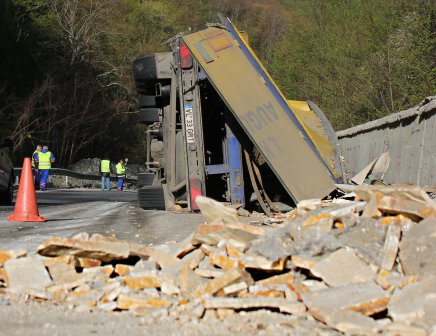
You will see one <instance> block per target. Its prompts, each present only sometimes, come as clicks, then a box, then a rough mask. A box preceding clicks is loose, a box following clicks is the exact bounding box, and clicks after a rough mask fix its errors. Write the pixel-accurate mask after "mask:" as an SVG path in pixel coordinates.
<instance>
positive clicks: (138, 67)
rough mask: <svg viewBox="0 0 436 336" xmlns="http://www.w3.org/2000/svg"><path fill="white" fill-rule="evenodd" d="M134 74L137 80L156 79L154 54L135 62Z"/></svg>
mask: <svg viewBox="0 0 436 336" xmlns="http://www.w3.org/2000/svg"><path fill="white" fill-rule="evenodd" d="M133 73H134V76H135V79H136V80H141V81H144V80H150V79H156V78H157V67H156V58H155V56H154V54H153V55H148V56H144V57H141V58H138V59H136V60H135V61H134V62H133Z"/></svg>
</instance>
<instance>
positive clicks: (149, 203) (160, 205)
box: [138, 185, 165, 210]
mask: <svg viewBox="0 0 436 336" xmlns="http://www.w3.org/2000/svg"><path fill="white" fill-rule="evenodd" d="M138 203H139V206H140V207H141V208H143V209H146V210H165V197H164V190H163V187H162V186H161V185H160V186H147V187H142V188H141V189H139V190H138Z"/></svg>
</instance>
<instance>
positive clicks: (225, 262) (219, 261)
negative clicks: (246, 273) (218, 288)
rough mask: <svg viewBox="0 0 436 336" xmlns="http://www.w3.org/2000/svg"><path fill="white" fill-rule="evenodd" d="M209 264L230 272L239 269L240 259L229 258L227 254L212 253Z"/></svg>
mask: <svg viewBox="0 0 436 336" xmlns="http://www.w3.org/2000/svg"><path fill="white" fill-rule="evenodd" d="M209 262H210V264H211V265H214V266H218V267H219V268H221V269H223V270H230V269H233V268H236V267H238V265H239V259H237V258H234V257H228V256H227V255H226V254H225V252H220V251H219V252H217V253H215V252H212V253H211V254H210V255H209Z"/></svg>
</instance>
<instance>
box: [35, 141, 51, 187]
mask: <svg viewBox="0 0 436 336" xmlns="http://www.w3.org/2000/svg"><path fill="white" fill-rule="evenodd" d="M54 162H55V157H54V155H53V153H52V152H50V151H49V150H48V147H47V146H44V147H42V150H41V151H40V152H39V153H37V154H36V156H35V163H36V164H38V170H39V173H40V176H41V180H40V182H39V189H40V190H41V191H45V190H47V180H48V177H49V175H50V169H51V165H52V163H54Z"/></svg>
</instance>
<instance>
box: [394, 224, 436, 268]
mask: <svg viewBox="0 0 436 336" xmlns="http://www.w3.org/2000/svg"><path fill="white" fill-rule="evenodd" d="M399 257H400V262H401V267H402V269H403V272H404V274H406V275H419V276H430V275H433V276H436V217H428V218H426V219H425V220H422V221H421V222H420V223H419V224H417V225H416V226H414V227H412V228H411V229H410V230H409V231H407V232H404V233H403V238H402V240H401V243H400V252H399Z"/></svg>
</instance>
